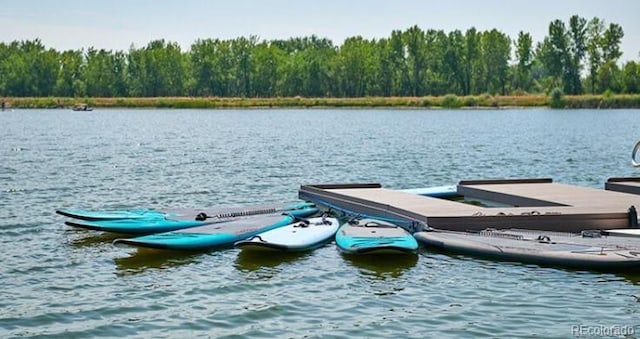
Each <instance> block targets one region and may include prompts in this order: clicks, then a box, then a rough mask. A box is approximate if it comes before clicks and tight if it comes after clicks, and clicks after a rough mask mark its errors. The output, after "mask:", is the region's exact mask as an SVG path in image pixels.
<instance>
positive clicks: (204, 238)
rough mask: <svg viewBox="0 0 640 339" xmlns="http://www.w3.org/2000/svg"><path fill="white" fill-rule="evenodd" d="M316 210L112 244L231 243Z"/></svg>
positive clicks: (185, 246)
mask: <svg viewBox="0 0 640 339" xmlns="http://www.w3.org/2000/svg"><path fill="white" fill-rule="evenodd" d="M317 212H318V210H317V209H316V208H314V207H309V208H304V209H299V210H294V211H291V212H289V213H287V214H282V215H277V214H270V215H257V216H252V217H246V218H241V219H237V220H232V221H225V222H219V223H215V224H209V225H204V226H198V227H190V228H186V229H182V230H176V231H173V232H165V233H157V234H151V235H146V236H142V237H136V238H130V239H116V240H114V242H113V243H114V244H115V245H120V244H123V245H129V246H136V247H148V248H160V249H172V250H203V249H212V248H219V247H225V246H233V244H234V243H235V242H236V241H240V240H244V239H247V238H250V237H252V236H255V235H257V234H259V233H262V232H266V231H269V230H272V229H276V228H278V227H283V226H286V225H289V224H291V223H293V222H294V221H295V220H296V218H298V217H306V216H310V215H312V214H315V213H317Z"/></svg>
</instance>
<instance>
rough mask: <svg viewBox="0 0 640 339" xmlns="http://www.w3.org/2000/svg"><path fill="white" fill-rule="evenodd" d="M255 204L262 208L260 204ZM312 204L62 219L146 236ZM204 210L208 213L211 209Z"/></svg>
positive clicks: (303, 210) (299, 212)
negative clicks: (130, 217)
mask: <svg viewBox="0 0 640 339" xmlns="http://www.w3.org/2000/svg"><path fill="white" fill-rule="evenodd" d="M258 206H260V207H263V206H261V205H258ZM312 206H313V204H309V203H300V204H293V205H283V207H279V208H259V209H255V208H251V206H248V207H247V208H245V209H242V208H240V207H233V208H228V209H216V210H215V211H217V212H218V213H217V214H209V213H207V212H202V210H198V211H200V212H198V213H197V214H195V211H192V212H190V213H184V214H181V215H174V216H169V215H166V216H159V215H153V216H150V217H147V218H142V217H138V218H132V219H112V220H95V221H84V220H78V221H75V220H68V221H65V224H66V225H68V226H72V227H79V228H84V229H89V230H94V231H102V232H113V233H124V234H136V235H146V234H153V233H162V232H170V231H175V230H179V229H183V228H189V227H197V226H204V225H210V224H217V223H221V222H226V221H232V220H235V219H238V218H246V217H250V216H255V215H263V214H269V213H270V214H277V215H279V214H280V213H281V212H280V211H281V210H285V211H286V212H287V213H292V214H294V215H301V216H307V215H310V214H313V213H316V212H317V209H316V208H315V207H312ZM299 207H300V208H299ZM208 211H209V212H211V211H213V210H208ZM310 211H312V212H313V213H309V212H310ZM203 213H204V214H206V215H207V217H206V218H203V217H202V216H203ZM194 214H195V217H194ZM198 216H200V217H198ZM197 219H200V220H197Z"/></svg>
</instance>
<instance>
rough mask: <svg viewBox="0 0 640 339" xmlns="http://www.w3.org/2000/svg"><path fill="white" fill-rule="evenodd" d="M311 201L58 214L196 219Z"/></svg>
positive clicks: (263, 211) (65, 213) (274, 209)
mask: <svg viewBox="0 0 640 339" xmlns="http://www.w3.org/2000/svg"><path fill="white" fill-rule="evenodd" d="M313 206H314V205H313V203H310V202H285V203H273V204H261V205H248V206H236V207H217V208H207V209H176V208H174V209H158V210H156V209H131V210H112V211H89V210H81V209H59V210H56V213H57V214H60V215H62V216H65V217H68V218H73V219H79V220H86V221H103V220H122V219H154V218H156V219H163V218H177V219H191V220H195V219H196V217H197V216H198V215H202V214H203V213H204V216H209V217H210V218H211V217H216V216H246V215H255V214H267V213H277V212H283V211H288V210H293V209H300V208H305V207H313Z"/></svg>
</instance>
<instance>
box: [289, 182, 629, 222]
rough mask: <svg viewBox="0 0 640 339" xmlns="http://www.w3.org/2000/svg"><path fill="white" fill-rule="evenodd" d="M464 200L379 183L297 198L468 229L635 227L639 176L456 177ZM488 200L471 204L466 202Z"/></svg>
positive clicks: (308, 188) (315, 190)
mask: <svg viewBox="0 0 640 339" xmlns="http://www.w3.org/2000/svg"><path fill="white" fill-rule="evenodd" d="M456 190H457V194H458V195H459V196H461V197H463V201H462V202H461V201H456V200H450V199H443V198H434V197H428V196H421V195H417V194H412V193H408V192H402V191H398V190H392V189H387V188H383V187H382V185H380V184H378V183H367V184H328V185H303V186H301V187H300V190H299V194H298V195H299V197H300V198H301V199H304V200H308V201H312V202H314V203H316V204H317V205H319V206H321V207H325V208H331V209H334V210H341V211H343V212H348V213H351V214H354V215H358V214H361V215H366V216H370V217H380V218H386V219H392V220H401V221H404V222H406V223H407V224H410V223H412V222H420V223H426V224H428V225H429V226H431V227H434V228H438V229H444V230H452V231H469V230H482V229H486V228H497V229H501V228H523V229H532V230H549V231H561V232H580V231H582V230H588V229H617V228H635V227H638V219H637V213H636V206H638V207H640V178H611V179H609V180H608V181H607V184H606V185H605V189H595V188H587V187H580V186H574V185H566V184H559V183H554V182H553V181H552V179H549V178H542V179H508V180H471V181H460V182H459V183H458V185H457V186H456ZM476 200H477V201H480V202H489V204H474V203H469V202H470V201H471V202H473V201H476Z"/></svg>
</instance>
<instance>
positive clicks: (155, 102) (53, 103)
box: [0, 94, 640, 108]
mask: <svg viewBox="0 0 640 339" xmlns="http://www.w3.org/2000/svg"><path fill="white" fill-rule="evenodd" d="M0 100H4V101H5V102H6V106H7V107H10V108H70V107H72V106H73V105H75V104H78V103H86V104H88V105H90V106H92V107H99V108H116V107H125V108H251V107H258V108H260V107H269V108H271V107H273V108H287V107H292V108H297V107H300V108H310V107H363V108H366V107H434V108H438V107H442V108H496V107H546V106H549V105H550V98H549V97H548V96H546V95H519V96H491V95H477V96H456V95H452V94H449V95H445V96H439V97H362V98H301V97H289V98H218V97H158V98H55V97H45V98H0ZM561 100H562V101H561V105H560V106H559V107H564V108H640V94H635V95H578V96H563V97H562V99H561Z"/></svg>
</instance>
